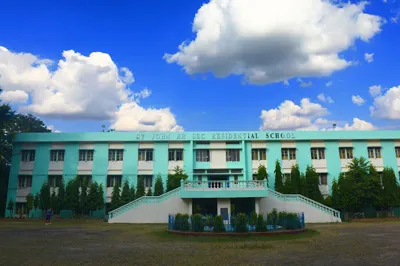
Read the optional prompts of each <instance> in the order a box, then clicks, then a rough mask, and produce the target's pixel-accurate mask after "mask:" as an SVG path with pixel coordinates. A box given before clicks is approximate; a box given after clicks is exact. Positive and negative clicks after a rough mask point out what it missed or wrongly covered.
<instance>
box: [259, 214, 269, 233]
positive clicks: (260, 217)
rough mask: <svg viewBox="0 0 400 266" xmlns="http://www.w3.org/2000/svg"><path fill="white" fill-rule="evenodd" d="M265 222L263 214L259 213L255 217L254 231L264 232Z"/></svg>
mask: <svg viewBox="0 0 400 266" xmlns="http://www.w3.org/2000/svg"><path fill="white" fill-rule="evenodd" d="M266 231H267V224H266V223H265V220H264V216H263V215H262V214H261V213H260V214H259V215H258V217H257V223H256V232H266Z"/></svg>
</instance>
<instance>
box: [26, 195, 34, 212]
mask: <svg viewBox="0 0 400 266" xmlns="http://www.w3.org/2000/svg"><path fill="white" fill-rule="evenodd" d="M33 201H34V197H33V194H32V193H29V194H28V195H26V211H27V213H28V215H29V211H30V210H32V209H33Z"/></svg>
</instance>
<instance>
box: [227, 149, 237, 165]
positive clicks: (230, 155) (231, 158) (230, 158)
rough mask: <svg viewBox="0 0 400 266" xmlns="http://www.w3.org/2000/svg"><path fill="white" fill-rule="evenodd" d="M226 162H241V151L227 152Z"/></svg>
mask: <svg viewBox="0 0 400 266" xmlns="http://www.w3.org/2000/svg"><path fill="white" fill-rule="evenodd" d="M226 161H227V162H239V161H240V150H233V149H232V150H226Z"/></svg>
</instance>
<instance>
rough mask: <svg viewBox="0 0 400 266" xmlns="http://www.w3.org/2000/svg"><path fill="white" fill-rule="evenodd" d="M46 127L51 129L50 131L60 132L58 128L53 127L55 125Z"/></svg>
mask: <svg viewBox="0 0 400 266" xmlns="http://www.w3.org/2000/svg"><path fill="white" fill-rule="evenodd" d="M47 129H49V130H51V132H54V133H60V132H61V131H60V130H57V129H55V127H54V126H53V125H50V126H48V127H47Z"/></svg>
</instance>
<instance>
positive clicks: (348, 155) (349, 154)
mask: <svg viewBox="0 0 400 266" xmlns="http://www.w3.org/2000/svg"><path fill="white" fill-rule="evenodd" d="M339 156H340V159H353V148H339Z"/></svg>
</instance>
